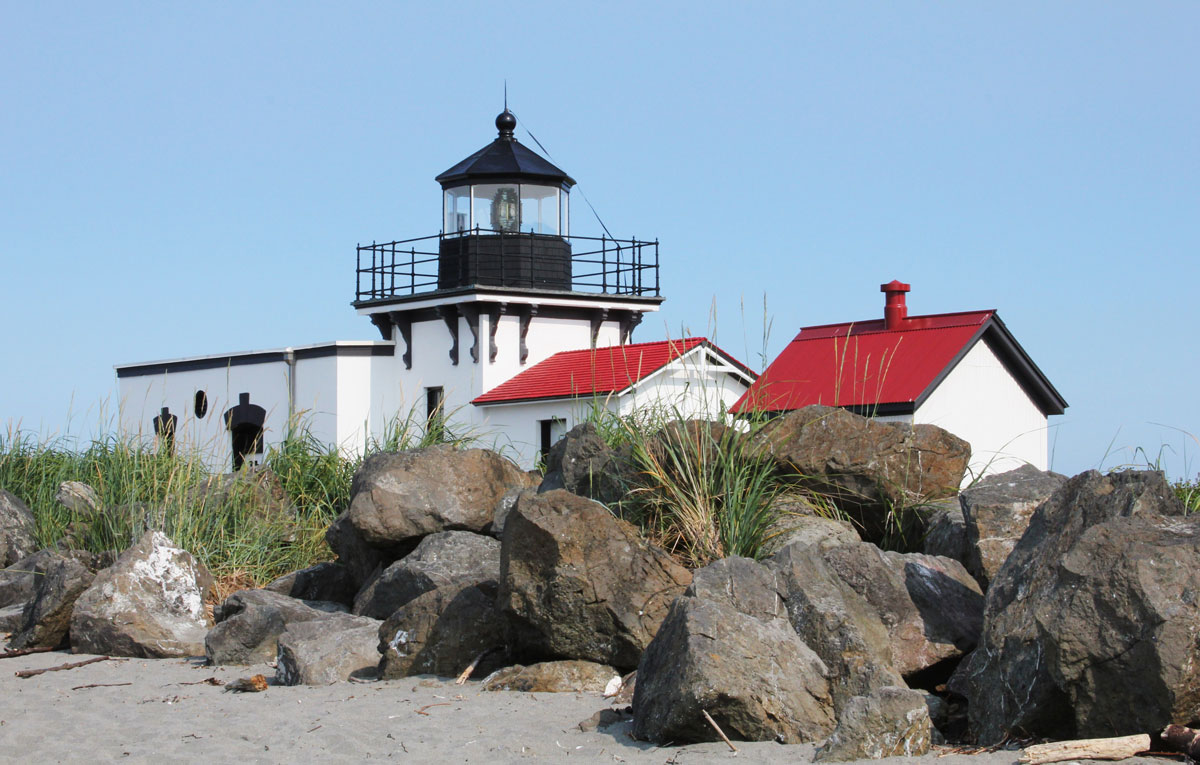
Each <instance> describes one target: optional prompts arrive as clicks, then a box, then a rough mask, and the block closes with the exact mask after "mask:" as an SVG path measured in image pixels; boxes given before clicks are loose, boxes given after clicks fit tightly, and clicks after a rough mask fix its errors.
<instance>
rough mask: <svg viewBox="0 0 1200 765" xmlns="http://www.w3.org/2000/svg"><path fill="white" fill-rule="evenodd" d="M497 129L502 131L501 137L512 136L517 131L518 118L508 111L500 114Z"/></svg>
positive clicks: (497, 119) (497, 118)
mask: <svg viewBox="0 0 1200 765" xmlns="http://www.w3.org/2000/svg"><path fill="white" fill-rule="evenodd" d="M496 129H497V130H499V131H500V135H507V136H511V135H512V134H513V131H514V130H516V129H517V117H516V115H514V114H513V113H512V112H510V111H509V110H508V109H505V110H504V111H502V112H500V115H499V116H498V117H496Z"/></svg>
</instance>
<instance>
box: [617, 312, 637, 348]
mask: <svg viewBox="0 0 1200 765" xmlns="http://www.w3.org/2000/svg"><path fill="white" fill-rule="evenodd" d="M641 323H642V312H641V311H626V312H624V315H623V316H622V317H621V345H628V344H629V343H632V342H633V330H634V328H635V327H636V326H637V325H639V324H641Z"/></svg>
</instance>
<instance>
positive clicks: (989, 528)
mask: <svg viewBox="0 0 1200 765" xmlns="http://www.w3.org/2000/svg"><path fill="white" fill-rule="evenodd" d="M1066 480H1067V478H1066V476H1063V475H1059V474H1058V473H1050V472H1044V471H1041V470H1038V469H1037V468H1035V467H1034V466H1033V465H1022V466H1021V467H1019V468H1017V469H1016V470H1010V471H1009V472H1007V473H1001V474H1000V475H993V476H988V477H987V478H984V479H983V480H981V481H980V482H979V483H977V484H975V485H974V486H971V487H970V488H968V489H964V490H963V492H962V494H960V495H959V497H958V499H959V502H960V503H961V504H962V511H963V520H964V522H965V528H966V533H967V559H966V560H965V561H964V563H965V564H966V566H967V570H968V571H970V572H971V574H972V575H973V576H974V577H975V578H976V579H978V580H979V582H980V584H982V585H983V586H984V587H987V584H988V582H990V581H991V580H992V579H993V578H994V577H995V576H996V573H997V572H998V571H999V570H1000V567H1001V566H1003V565H1004V561H1005V560H1007V559H1008V555H1009V553H1011V552H1012V550H1013V548H1014V547H1016V545H1017V540H1019V539H1020V538H1021V535H1022V534H1024V533H1025V529H1026V528H1027V527H1028V526H1029V518H1030V517H1031V516H1032V515H1033V511H1034V510H1035V509H1036V508H1037V506H1038V505H1040V504H1042V503H1043V502H1045V501H1046V500H1047V499H1049V498H1050V495H1051V494H1053V493H1054V492H1055V491H1057V490H1058V489H1059V487H1061V486H1062V485H1063V483H1065V482H1066Z"/></svg>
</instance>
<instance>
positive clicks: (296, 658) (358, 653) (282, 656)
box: [275, 614, 379, 685]
mask: <svg viewBox="0 0 1200 765" xmlns="http://www.w3.org/2000/svg"><path fill="white" fill-rule="evenodd" d="M378 642H379V621H378V620H376V619H369V618H367V617H364V616H350V615H348V614H338V615H335V616H333V617H332V618H329V619H322V620H319V621H305V622H297V623H294V624H291V625H289V626H288V628H287V630H286V631H284V633H283V634H282V635H280V636H279V656H278V659H277V663H276V666H275V682H276V683H278V684H279V685H330V684H332V683H338V682H342V681H345V680H349V679H350V678H352V677H358V678H361V677H374V676H375V674H376V665H377V664H378V663H379V651H378V650H376V646H377V644H378Z"/></svg>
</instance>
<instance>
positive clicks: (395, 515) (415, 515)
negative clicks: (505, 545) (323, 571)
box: [349, 445, 528, 548]
mask: <svg viewBox="0 0 1200 765" xmlns="http://www.w3.org/2000/svg"><path fill="white" fill-rule="evenodd" d="M527 480H528V479H527V477H526V475H525V473H524V471H522V470H520V469H519V468H518V467H517V466H516V465H514V464H513V463H512V462H511V461H510V460H508V459H506V458H504V457H502V456H500V455H499V454H497V453H495V452H493V451H488V450H486V449H463V450H458V449H455V448H453V447H452V446H448V445H443V446H432V447H429V448H427V449H417V450H413V451H407V452H400V453H384V454H375V455H372V456H370V457H368V458H367V459H366V460H364V461H363V464H362V466H361V467H360V468H359V469H358V472H356V473H355V474H354V483H353V486H352V487H351V499H350V510H349V514H350V522H351V523H353V524H354V528H356V529H357V530H358V532H359V534H361V535H362V538H363V539H364V540H365V541H366V542H367V543H368V544H370V545H372V546H374V547H379V548H387V547H394V546H396V545H402V544H405V543H411V542H415V541H417V540H419V539H421V538H422V537H425V536H427V535H429V534H436V533H437V532H439V531H473V532H476V533H482V532H484V531H485V530H486V529H487V528H488V527H490V526H491V524H492V520H493V517H494V515H495V512H496V508H497V507H498V506H499V505H500V501H501V500H502V499H503V498H504V495H505V494H506V493H507V492H508V490H509V489H512V488H517V487H523V486H524V485H525V483H526V481H527Z"/></svg>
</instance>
